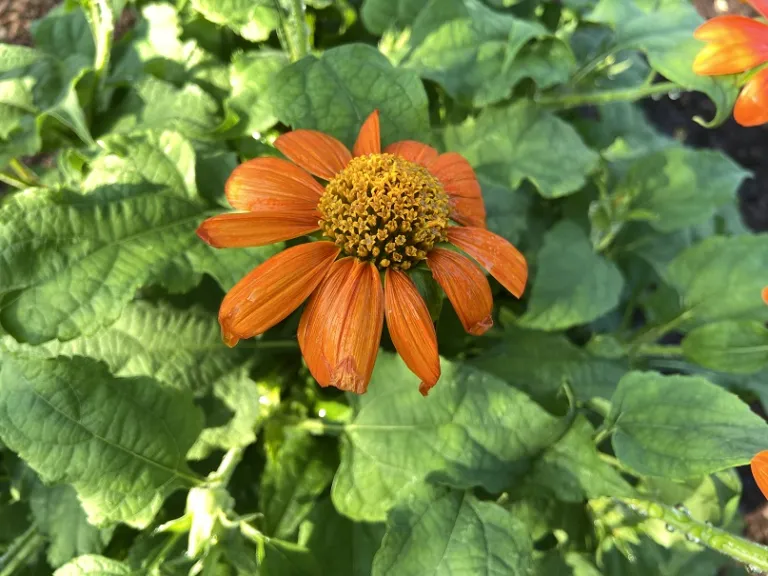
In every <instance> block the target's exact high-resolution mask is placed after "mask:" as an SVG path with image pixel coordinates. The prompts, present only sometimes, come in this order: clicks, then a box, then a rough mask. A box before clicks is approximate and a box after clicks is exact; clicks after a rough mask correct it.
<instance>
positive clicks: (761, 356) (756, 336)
mask: <svg viewBox="0 0 768 576" xmlns="http://www.w3.org/2000/svg"><path fill="white" fill-rule="evenodd" d="M683 352H684V353H685V356H686V358H688V359H689V360H691V361H693V362H696V363H697V364H700V365H701V366H704V367H705V368H709V369H711V370H718V371H720V372H731V373H734V374H753V373H755V372H760V370H762V369H763V368H765V367H767V366H768V328H766V327H765V325H764V324H763V323H762V322H755V321H751V320H741V321H736V320H731V321H724V322H714V323H712V324H706V325H704V326H700V327H698V328H695V329H693V330H692V331H691V332H689V333H688V334H687V335H686V337H685V338H684V339H683Z"/></svg>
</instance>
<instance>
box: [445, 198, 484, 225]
mask: <svg viewBox="0 0 768 576" xmlns="http://www.w3.org/2000/svg"><path fill="white" fill-rule="evenodd" d="M448 204H449V205H450V207H451V212H450V216H451V218H452V219H453V220H455V221H456V222H458V223H459V224H464V225H465V226H477V227H478V228H485V204H484V203H483V199H482V198H461V197H460V196H451V197H450V199H449V200H448Z"/></svg>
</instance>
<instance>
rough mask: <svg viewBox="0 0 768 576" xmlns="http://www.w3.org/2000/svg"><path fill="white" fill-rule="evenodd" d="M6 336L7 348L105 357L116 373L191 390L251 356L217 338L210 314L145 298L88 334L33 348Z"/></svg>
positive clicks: (206, 385) (206, 384) (216, 326)
mask: <svg viewBox="0 0 768 576" xmlns="http://www.w3.org/2000/svg"><path fill="white" fill-rule="evenodd" d="M8 340H9V339H8V338H6V339H5V342H6V346H7V347H9V348H11V349H17V350H24V351H27V352H28V353H30V354H40V355H45V356H58V355H65V356H75V355H80V356H89V357H91V358H95V359H98V360H102V361H104V362H106V363H107V364H108V365H109V368H110V370H111V371H112V373H113V374H115V375H117V376H151V377H152V378H155V379H156V380H159V381H160V382H163V383H165V384H168V385H170V386H173V387H175V388H179V389H182V390H186V391H191V392H193V393H195V394H201V393H203V392H204V391H205V390H207V389H208V388H209V387H210V386H211V384H212V383H213V382H215V381H216V380H217V379H219V378H221V377H222V376H226V375H228V374H230V373H231V372H233V371H235V370H236V369H238V368H239V367H241V366H243V364H244V363H245V362H246V361H247V360H248V358H251V357H252V356H253V353H252V352H250V353H249V352H248V351H246V350H244V349H240V348H236V349H230V348H229V347H227V346H226V345H225V344H224V343H223V342H222V340H221V329H220V328H219V323H218V321H217V319H216V316H215V315H213V314H211V313H209V312H205V311H203V310H196V309H192V310H178V309H175V308H172V307H171V306H169V305H168V304H150V303H147V302H131V303H130V304H128V305H127V306H126V308H125V309H124V310H123V312H122V314H121V315H120V317H119V318H118V320H117V322H115V323H114V324H112V325H110V326H109V327H108V328H106V329H105V330H102V331H100V332H98V333H96V334H94V335H91V336H81V337H79V338H75V339H74V340H68V341H67V342H57V341H53V342H48V343H46V344H44V345H42V346H38V347H35V348H29V347H27V346H21V345H15V346H14V344H13V342H12V341H11V342H9V341H8ZM0 341H2V340H0Z"/></svg>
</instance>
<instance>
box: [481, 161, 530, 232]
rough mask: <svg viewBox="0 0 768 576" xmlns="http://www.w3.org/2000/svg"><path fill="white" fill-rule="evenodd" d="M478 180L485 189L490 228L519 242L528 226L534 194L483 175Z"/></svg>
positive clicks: (487, 220) (487, 222)
mask: <svg viewBox="0 0 768 576" xmlns="http://www.w3.org/2000/svg"><path fill="white" fill-rule="evenodd" d="M478 181H479V182H480V186H481V187H482V190H483V202H484V203H485V210H486V212H487V218H486V225H487V226H488V230H490V231H491V232H495V233H496V234H498V235H499V236H503V237H504V238H506V239H507V240H509V241H510V242H512V243H513V244H517V243H518V242H519V241H520V238H521V236H522V235H523V232H525V230H526V228H527V227H528V218H527V216H528V210H529V208H530V206H531V203H532V202H531V198H532V195H531V194H527V193H526V191H525V190H522V189H518V190H510V189H509V188H507V187H506V186H502V185H500V184H496V183H495V182H492V181H491V180H489V179H487V178H485V177H483V176H482V175H481V176H480V177H479V178H478Z"/></svg>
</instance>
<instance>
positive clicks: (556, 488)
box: [526, 416, 635, 502]
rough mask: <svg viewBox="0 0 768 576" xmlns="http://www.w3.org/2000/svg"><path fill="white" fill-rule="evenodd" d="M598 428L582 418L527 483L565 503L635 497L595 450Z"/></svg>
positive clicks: (540, 462)
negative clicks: (613, 497) (605, 497)
mask: <svg viewBox="0 0 768 576" xmlns="http://www.w3.org/2000/svg"><path fill="white" fill-rule="evenodd" d="M594 432H595V430H594V428H592V425H591V424H590V423H589V421H588V420H587V419H586V418H584V417H581V416H580V417H578V418H577V419H576V420H575V421H574V422H573V424H572V425H571V428H570V430H568V433H567V434H566V435H565V436H563V437H562V438H561V439H560V441H559V442H558V443H557V444H555V445H554V446H552V447H550V448H549V449H547V450H546V451H545V452H544V454H543V455H542V456H541V458H539V459H538V460H537V461H536V463H535V464H534V465H533V470H531V474H530V475H529V476H528V477H526V483H527V484H528V485H530V486H532V487H535V488H537V489H540V488H541V487H546V488H548V489H550V490H551V491H552V492H553V493H554V494H555V496H556V497H557V499H558V500H561V501H563V502H583V501H584V500H586V499H590V498H598V497H600V496H619V497H621V496H623V497H633V496H634V495H635V492H634V490H633V489H632V487H631V486H630V485H629V484H628V483H627V481H626V480H624V479H623V478H622V477H621V474H619V473H618V472H617V471H616V470H615V469H614V468H612V467H611V466H610V465H608V464H607V463H605V462H604V461H603V460H602V459H601V458H600V455H599V453H598V451H597V449H596V447H595V442H594V439H593V438H594Z"/></svg>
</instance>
